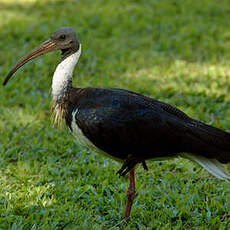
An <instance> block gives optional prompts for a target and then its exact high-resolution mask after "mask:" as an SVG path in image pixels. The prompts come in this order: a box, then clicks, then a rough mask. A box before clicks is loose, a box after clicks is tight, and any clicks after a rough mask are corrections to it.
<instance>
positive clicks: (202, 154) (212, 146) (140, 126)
mask: <svg viewBox="0 0 230 230" xmlns="http://www.w3.org/2000/svg"><path fill="white" fill-rule="evenodd" d="M81 49H82V47H81V44H80V42H79V40H78V37H77V35H76V33H75V31H74V30H73V29H72V28H69V27H64V28H61V29H58V30H57V31H55V32H54V33H53V34H52V35H51V37H50V39H48V40H46V41H45V42H43V43H42V44H41V45H39V46H38V47H37V48H35V49H34V50H32V51H31V52H29V53H28V54H27V55H26V56H24V57H23V58H22V59H21V60H20V61H19V62H18V63H17V64H16V65H15V66H14V67H13V68H12V69H11V71H10V72H9V74H8V75H7V76H6V78H5V81H4V82H3V85H6V83H7V82H8V80H9V79H10V78H11V76H12V75H13V74H14V73H15V72H16V71H17V69H19V68H20V67H21V66H23V65H24V64H25V63H27V62H28V61H30V60H32V59H34V58H36V57H38V56H40V55H43V54H45V53H47V52H50V51H54V50H60V51H61V61H60V63H59V64H58V66H57V68H56V70H55V72H54V75H53V79H52V108H53V112H54V114H55V122H60V121H61V120H64V121H65V123H66V125H67V126H68V128H69V130H70V131H71V133H72V134H73V136H74V137H76V139H77V141H78V142H79V143H80V144H81V145H82V146H85V147H86V148H89V149H90V150H93V151H97V152H99V153H102V154H105V155H106V156H110V157H112V158H113V159H115V160H117V161H119V162H121V165H122V166H121V168H120V169H119V170H118V172H117V173H118V174H119V175H120V176H125V175H126V174H129V185H128V189H127V194H126V195H127V201H126V207H125V212H124V217H123V218H124V219H125V220H128V218H129V216H130V212H131V208H132V204H133V200H134V198H135V194H136V188H135V169H136V168H137V166H138V165H142V166H143V168H144V169H146V170H147V169H148V168H147V165H146V160H164V159H169V158H173V157H183V158H187V159H190V160H192V161H194V162H196V163H198V164H199V165H201V166H202V167H203V168H205V169H206V170H207V171H208V172H209V173H211V174H212V175H214V176H215V177H217V178H219V179H224V180H229V179H230V174H229V172H228V171H227V170H226V168H225V167H224V166H223V164H228V163H230V133H228V132H226V131H223V130H221V129H218V128H215V127H213V126H210V125H207V124H205V123H203V122H200V121H197V120H195V119H192V118H190V117H189V116H188V115H186V114H185V113H184V112H182V111H180V110H179V109H177V108H176V107H174V106H171V105H169V104H167V103H164V102H161V101H158V100H155V99H152V98H150V97H147V96H144V95H141V94H139V93H135V92H131V91H128V90H125V89H117V88H91V87H89V88H74V87H73V86H72V73H73V70H74V67H75V65H76V64H77V62H78V59H79V57H80V55H81Z"/></svg>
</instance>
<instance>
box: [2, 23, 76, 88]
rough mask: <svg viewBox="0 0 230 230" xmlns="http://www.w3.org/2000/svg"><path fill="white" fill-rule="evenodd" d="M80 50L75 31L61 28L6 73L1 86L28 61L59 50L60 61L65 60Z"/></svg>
mask: <svg viewBox="0 0 230 230" xmlns="http://www.w3.org/2000/svg"><path fill="white" fill-rule="evenodd" d="M79 48H80V43H79V41H78V38H77V35H76V33H75V31H74V30H73V29H72V28H70V27H63V28H61V29H59V30H57V31H55V32H54V33H53V34H52V35H51V36H50V39H48V40H46V41H45V42H43V43H42V44H40V45H39V46H38V47H37V48H35V49H33V50H32V51H31V52H29V53H28V54H27V55H26V56H24V57H23V58H22V59H21V60H20V61H19V62H18V63H17V64H16V65H15V66H14V67H13V68H12V69H11V71H10V72H9V73H8V75H7V76H6V78H5V80H4V82H3V85H6V84H7V82H8V81H9V79H10V78H11V77H12V75H13V74H14V73H15V72H16V71H17V70H18V69H19V68H20V67H22V66H23V65H24V64H26V63H27V62H28V61H30V60H32V59H34V58H36V57H39V56H41V55H43V54H45V53H48V52H50V51H54V50H61V52H62V59H65V58H66V57H68V56H69V55H71V54H73V53H75V52H77V51H78V50H79Z"/></svg>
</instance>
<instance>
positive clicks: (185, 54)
mask: <svg viewBox="0 0 230 230" xmlns="http://www.w3.org/2000/svg"><path fill="white" fill-rule="evenodd" d="M0 18H1V19H0V76H1V77H0V81H1V82H2V81H3V79H4V77H5V76H6V74H7V73H8V71H9V70H10V68H11V67H12V66H13V65H14V64H15V63H16V61H17V60H18V59H19V58H20V57H21V56H23V55H24V54H25V53H27V52H28V51H29V50H30V49H32V48H34V47H35V46H37V45H38V44H40V43H41V42H42V41H44V40H46V39H47V38H48V37H49V36H50V34H51V33H52V32H53V31H54V30H56V29H58V28H59V27H62V26H71V27H73V28H74V29H75V30H76V32H77V33H78V37H79V40H80V41H81V43H82V47H83V53H82V57H81V58H80V62H79V64H78V66H77V68H76V70H75V74H74V76H75V77H74V84H75V85H78V86H81V87H87V86H95V87H96V86H100V87H117V88H125V89H129V90H132V91H136V92H139V93H142V94H145V95H148V96H151V97H153V98H156V99H160V100H163V101H165V102H167V103H170V104H172V105H175V106H177V107H178V108H180V109H182V110H183V111H184V112H186V113H187V114H188V115H190V116H192V117H193V118H196V119H199V120H202V121H205V122H206V123H208V124H212V125H214V126H216V127H219V128H222V129H225V130H228V131H230V61H229V60H230V2H229V1H228V0H222V1H221V2H220V1H215V0H202V1H200V0H193V1H191V0H184V1H180V0H178V1H177V0H162V1H159V0H136V1H134V0H132V1H131V0H127V1H124V0H94V1H90V0H62V1H59V0H57V1H55V0H0ZM59 60H60V56H59V54H58V53H57V52H56V53H50V54H47V55H46V56H44V57H42V58H40V59H38V60H36V61H33V62H32V63H30V64H28V65H26V66H25V67H24V68H23V69H21V70H20V71H19V72H18V73H17V74H16V75H15V76H14V77H13V78H12V79H11V81H10V82H9V84H8V85H7V86H6V87H4V88H3V87H2V86H0V108H1V109H0V166H1V169H0V229H12V230H16V229H17V230H18V229H23V230H24V229H32V230H35V229H65V230H67V229H86V230H87V229H103V230H105V229H111V230H112V229H113V230H115V229H119V227H118V225H119V223H120V222H121V216H122V215H123V211H124V210H123V209H124V205H125V190H126V187H127V178H119V177H118V176H117V175H116V171H117V170H118V169H119V167H120V165H119V164H118V163H116V162H114V161H112V160H110V159H106V158H104V157H103V156H101V155H98V154H96V153H91V152H89V151H87V150H86V149H83V148H81V147H80V146H78V145H77V144H76V142H75V140H74V138H73V137H72V136H71V135H70V133H69V131H68V130H67V128H62V129H58V128H54V127H53V125H52V122H51V119H50V86H51V79H52V74H53V72H54V70H55V67H56V65H57V63H58V61H59ZM148 166H149V169H150V170H149V171H148V172H144V171H143V169H142V168H139V169H138V170H137V176H136V179H137V191H138V196H137V198H136V200H135V203H134V206H133V211H132V217H131V220H130V223H129V225H128V227H126V228H125V229H132V230H133V229H165V230H168V229H173V230H174V229H194V230H197V229H200V230H201V229H203V230H207V229H211V230H214V229H216V230H225V229H230V185H229V184H227V183H226V182H224V181H220V180H217V179H215V178H213V177H212V176H211V175H210V174H208V173H207V172H206V171H205V170H203V169H201V168H200V167H199V166H197V165H195V164H194V163H192V162H189V161H187V160H182V159H175V160H171V161H164V162H148ZM229 169H230V168H229Z"/></svg>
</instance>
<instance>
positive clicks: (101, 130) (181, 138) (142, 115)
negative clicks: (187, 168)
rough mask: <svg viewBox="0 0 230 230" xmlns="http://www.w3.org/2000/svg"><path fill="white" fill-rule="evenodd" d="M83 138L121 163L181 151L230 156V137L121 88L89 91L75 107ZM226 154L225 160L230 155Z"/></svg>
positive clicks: (157, 102)
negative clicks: (120, 160)
mask: <svg viewBox="0 0 230 230" xmlns="http://www.w3.org/2000/svg"><path fill="white" fill-rule="evenodd" d="M76 108H77V109H78V111H77V113H76V115H75V119H76V122H77V124H78V126H79V127H80V128H81V130H82V132H83V133H84V135H85V136H86V137H87V138H88V139H89V140H90V141H91V142H92V143H93V144H94V145H96V146H97V147H98V148H99V149H101V150H103V151H105V152H107V153H108V154H110V155H112V156H114V157H116V158H121V159H127V156H131V157H132V158H136V159H140V161H141V160H143V159H152V158H162V157H170V156H174V155H176V154H177V153H180V152H190V153H196V154H201V155H204V156H206V157H211V158H215V157H216V155H217V154H218V155H219V156H220V152H223V154H222V159H220V160H221V161H222V162H224V161H225V158H226V157H227V158H229V154H228V153H226V152H229V149H230V134H229V133H227V132H224V131H222V130H219V129H217V128H215V127H212V126H209V125H206V124H204V123H202V122H199V121H196V120H194V119H191V118H190V117H188V116H187V115H186V114H185V113H183V112H182V111H180V110H178V109H177V108H175V107H173V106H170V105H168V104H166V103H163V102H160V101H157V100H154V99H152V98H149V97H146V96H143V95H140V94H136V93H133V92H130V91H126V90H120V89H100V88H87V89H84V90H83V91H82V92H81V95H80V96H78V97H76V98H75V100H74V103H72V111H73V110H74V109H76ZM225 155H226V156H225Z"/></svg>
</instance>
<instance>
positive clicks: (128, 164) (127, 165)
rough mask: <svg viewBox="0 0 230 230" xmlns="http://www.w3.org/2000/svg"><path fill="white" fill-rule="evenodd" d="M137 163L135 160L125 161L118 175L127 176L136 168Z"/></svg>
mask: <svg viewBox="0 0 230 230" xmlns="http://www.w3.org/2000/svg"><path fill="white" fill-rule="evenodd" d="M137 163H138V161H137V160H134V159H127V160H125V161H124V163H123V165H122V166H121V168H120V169H119V170H118V172H117V174H119V175H120V176H125V175H126V174H127V173H128V172H130V171H131V170H132V169H133V168H134V167H135V165H136V164H137Z"/></svg>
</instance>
